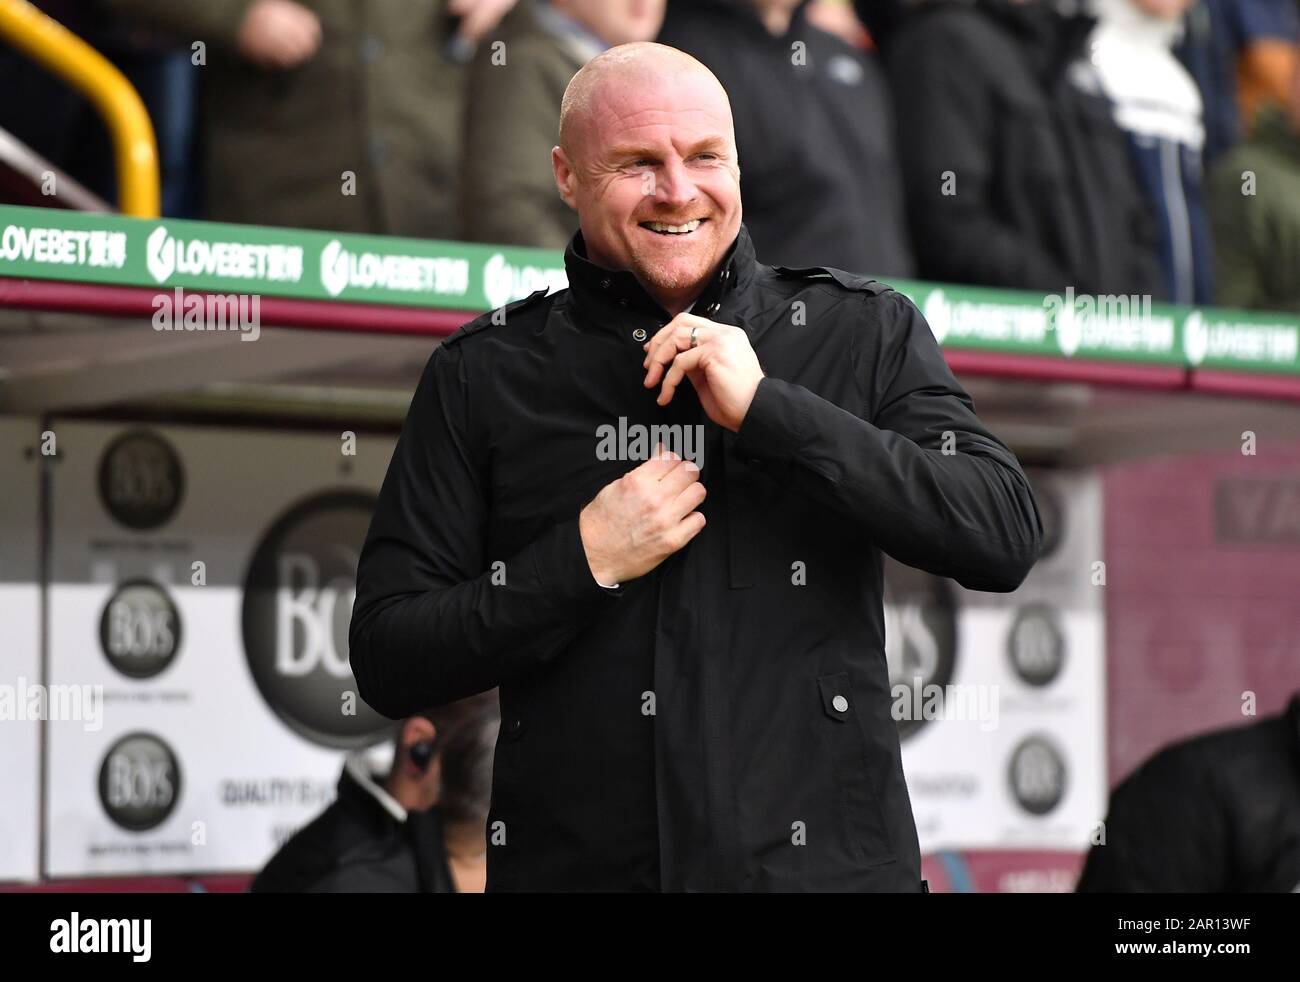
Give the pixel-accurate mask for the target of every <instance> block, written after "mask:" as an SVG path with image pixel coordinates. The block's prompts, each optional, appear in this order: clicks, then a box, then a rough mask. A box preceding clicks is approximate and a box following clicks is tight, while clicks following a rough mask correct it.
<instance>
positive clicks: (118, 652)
mask: <svg viewBox="0 0 1300 982" xmlns="http://www.w3.org/2000/svg"><path fill="white" fill-rule="evenodd" d="M180 644H181V619H180V615H179V614H178V613H177V611H176V605H175V604H174V603H172V600H171V597H169V596H167V593H166V591H165V590H163V588H162V587H160V586H159V585H158V584H156V583H153V582H150V581H149V580H131V581H129V582H127V583H123V584H122V585H121V586H119V587H118V588H117V589H116V590H114V591H113V595H112V596H111V597H109V598H108V603H106V604H105V605H104V612H103V613H102V614H101V615H100V618H99V646H100V648H101V650H103V652H104V656H105V657H106V658H107V659H108V663H109V664H110V665H112V666H113V667H114V668H115V669H117V670H118V671H119V672H121V673H122V674H123V675H126V676H128V677H129V678H133V679H147V678H152V677H153V676H155V675H158V674H159V673H161V672H162V671H163V670H164V669H166V668H167V666H168V665H170V664H171V663H172V661H173V660H174V659H175V658H176V652H177V651H178V650H179V649H180Z"/></svg>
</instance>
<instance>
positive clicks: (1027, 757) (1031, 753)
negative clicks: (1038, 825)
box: [1007, 736, 1066, 815]
mask: <svg viewBox="0 0 1300 982" xmlns="http://www.w3.org/2000/svg"><path fill="white" fill-rule="evenodd" d="M1065 780H1066V772H1065V759H1064V758H1063V757H1062V756H1061V753H1060V751H1059V750H1057V749H1056V745H1055V744H1053V743H1052V742H1051V741H1050V740H1049V739H1048V738H1047V737H1045V736H1030V737H1026V738H1025V739H1024V740H1021V741H1020V743H1019V744H1018V745H1017V746H1016V749H1015V750H1014V751H1013V752H1012V754H1011V763H1010V765H1009V766H1008V768H1007V781H1008V783H1009V784H1010V786H1011V795H1012V797H1014V798H1015V799H1016V802H1017V803H1018V804H1019V805H1020V807H1021V808H1023V809H1024V810H1025V811H1027V812H1029V813H1030V814H1031V815H1046V814H1047V813H1048V812H1050V811H1051V810H1052V809H1053V808H1055V807H1056V806H1057V805H1059V804H1060V803H1061V799H1062V798H1063V797H1065Z"/></svg>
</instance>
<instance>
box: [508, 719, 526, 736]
mask: <svg viewBox="0 0 1300 982" xmlns="http://www.w3.org/2000/svg"><path fill="white" fill-rule="evenodd" d="M523 728H524V721H523V720H521V719H519V718H518V717H516V718H515V719H512V720H511V721H510V722H509V724H507V726H506V732H507V733H508V734H510V736H515V735H517V734H518V733H519V731H520V730H522V729H523Z"/></svg>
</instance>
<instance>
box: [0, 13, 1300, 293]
mask: <svg viewBox="0 0 1300 982" xmlns="http://www.w3.org/2000/svg"><path fill="white" fill-rule="evenodd" d="M40 5H41V6H43V7H44V8H45V9H46V10H47V11H48V12H49V13H51V15H52V16H55V17H56V18H58V19H61V20H64V21H65V22H67V23H69V25H70V26H72V27H73V28H74V29H76V30H78V31H79V32H81V33H83V34H84V35H85V36H87V37H88V38H89V39H91V40H92V41H93V42H95V43H96V44H98V45H99V46H100V47H101V49H102V50H104V51H105V52H106V53H108V54H109V56H110V57H112V58H113V59H114V60H115V61H116V62H117V63H118V64H119V65H121V66H122V67H123V69H124V70H125V71H126V72H127V74H128V75H129V76H130V77H131V78H132V79H133V80H134V81H136V83H137V85H138V86H139V88H140V89H141V91H142V93H143V95H144V97H145V99H146V103H147V104H148V106H149V108H150V110H151V112H152V114H153V117H154V120H155V124H156V126H157V129H158V132H159V142H160V150H161V158H162V163H163V173H164V191H165V194H164V206H165V210H166V211H167V213H169V214H173V215H178V216H182V217H202V218H209V219H213V220H224V221H233V222H247V223H255V224H269V225H291V226H297V227H306V228H323V229H333V230H340V231H354V232H369V233H377V234H393V235H406V236H418V237H426V238H435V239H455V240H466V241H479V242H494V243H503V244H517V245H529V246H542V247H548V248H561V247H563V246H564V245H565V243H566V242H567V241H568V239H569V237H570V236H572V234H573V232H574V231H575V230H576V228H577V218H576V215H575V214H574V213H573V212H572V211H570V210H569V209H568V208H567V206H566V205H565V204H564V203H563V202H562V201H561V200H560V198H559V195H558V194H557V191H556V188H555V182H554V178H553V176H552V171H551V147H552V146H554V144H555V143H556V139H557V132H556V130H557V123H558V118H559V108H560V100H561V97H562V95H563V92H564V88H565V85H566V84H567V83H568V80H569V79H570V78H571V77H572V75H573V74H574V72H576V71H577V69H578V68H579V67H580V66H581V65H582V64H583V63H584V62H585V61H587V60H588V59H589V58H591V57H592V56H593V55H595V54H597V53H599V52H600V51H602V50H604V49H605V48H607V47H610V46H613V45H617V44H621V43H624V42H628V41H638V40H654V39H658V40H660V41H662V42H664V43H666V44H671V45H673V46H675V47H679V48H682V49H683V50H685V51H688V52H689V53H691V54H692V55H694V56H695V57H697V58H699V59H700V60H701V61H702V62H704V63H705V64H706V65H707V66H708V67H709V68H710V69H712V71H713V72H714V73H715V74H716V75H717V76H718V78H719V79H720V80H721V81H722V83H723V85H724V86H725V87H726V89H727V91H728V93H729V94H730V97H731V102H732V108H733V112H734V117H735V126H736V139H737V145H738V150H739V155H740V164H741V191H742V196H743V206H744V216H745V223H746V225H747V227H748V228H749V230H750V233H751V235H752V237H753V240H754V243H755V247H756V250H757V253H758V255H759V258H760V259H761V260H762V261H764V262H768V263H773V264H781V265H788V266H808V265H813V264H826V265H832V266H839V267H842V268H846V269H851V270H854V271H859V272H865V273H868V274H871V275H875V276H879V277H881V278H884V279H889V278H891V277H919V278H924V279H931V280H939V281H946V282H955V283H970V284H979V285H985V286H997V287H1013V288H1022V289H1029V290H1039V291H1044V292H1049V291H1051V292H1058V291H1063V290H1064V289H1065V288H1067V287H1073V288H1074V290H1075V291H1076V292H1077V293H1087V294H1120V295H1135V294H1141V295H1150V296H1151V297H1153V298H1154V299H1157V300H1169V301H1175V302H1181V303H1198V304H1201V303H1220V304H1224V305H1231V306H1241V307H1260V308H1269V309H1281V310H1300V277H1298V276H1296V275H1295V272H1296V269H1297V261H1298V260H1300V194H1297V189H1298V188H1300V55H1298V52H1300V15H1298V14H1297V0H911V2H907V0H854V2H850V0H203V2H197V0H195V2H177V0H83V2H80V3H71V2H67V0H43V2H42V3H41V4H40ZM37 74H38V71H37V70H36V69H34V68H32V67H31V66H24V65H23V64H22V63H21V59H18V58H17V57H16V56H15V55H14V54H13V53H12V52H2V53H0V81H6V80H7V81H10V82H11V83H20V84H22V85H25V86H26V87H27V91H29V92H31V93H32V96H33V97H32V98H29V99H25V100H11V101H10V102H11V104H10V105H8V106H7V107H6V108H5V109H4V110H3V111H0V128H3V129H7V130H9V131H10V132H11V133H12V134H13V135H15V136H17V137H18V138H19V139H22V140H24V141H26V142H27V143H29V144H30V145H31V146H32V148H33V149H34V150H36V151H37V152H39V153H41V154H43V155H45V156H46V157H47V158H48V159H50V160H51V161H53V162H54V163H55V164H57V165H59V166H61V167H64V168H65V169H66V170H68V171H69V173H72V174H73V175H74V176H77V177H78V178H80V179H82V180H83V181H84V182H85V183H87V184H88V185H89V186H90V187H91V188H92V189H94V190H96V191H98V192H100V193H102V194H104V195H105V196H107V197H110V198H111V195H112V180H111V177H112V174H111V168H110V167H109V166H108V163H107V162H108V160H109V159H110V158H109V155H108V154H107V152H106V141H105V140H104V138H103V134H102V132H96V125H97V124H95V123H93V122H90V120H91V119H92V117H91V115H90V114H89V113H88V112H87V111H86V107H85V106H84V105H82V104H80V103H79V102H78V100H77V99H76V98H75V97H72V96H69V95H67V94H65V93H58V92H57V90H56V87H55V85H54V83H52V82H51V81H50V80H48V79H35V76H36V75H37ZM11 91H17V90H11Z"/></svg>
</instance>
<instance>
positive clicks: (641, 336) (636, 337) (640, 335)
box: [632, 327, 649, 341]
mask: <svg viewBox="0 0 1300 982" xmlns="http://www.w3.org/2000/svg"><path fill="white" fill-rule="evenodd" d="M647 337H649V335H647V334H646V332H645V328H644V327H638V328H637V329H636V330H635V331H633V332H632V340H633V341H644V340H645V339H646V338H647Z"/></svg>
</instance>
